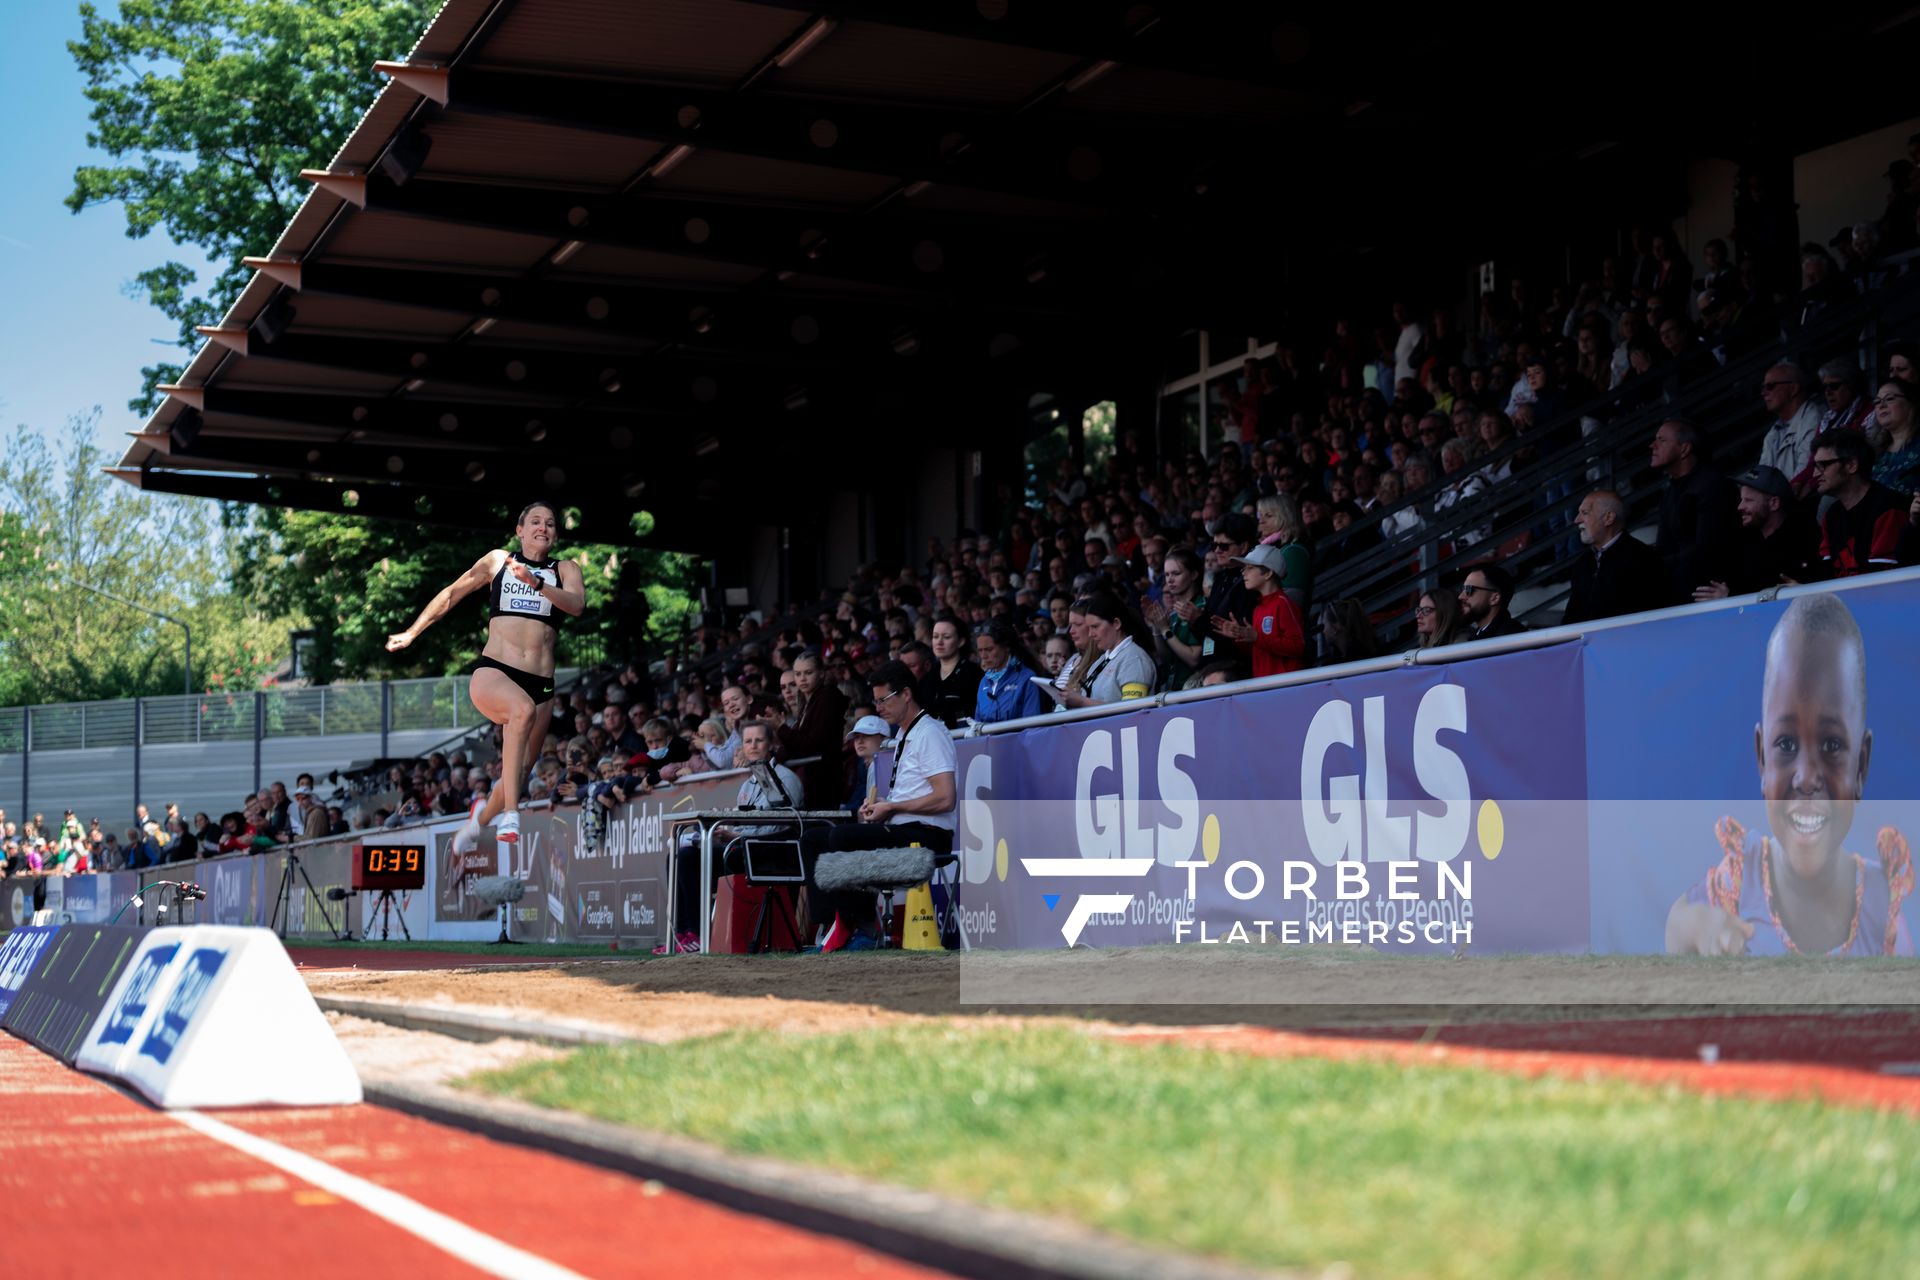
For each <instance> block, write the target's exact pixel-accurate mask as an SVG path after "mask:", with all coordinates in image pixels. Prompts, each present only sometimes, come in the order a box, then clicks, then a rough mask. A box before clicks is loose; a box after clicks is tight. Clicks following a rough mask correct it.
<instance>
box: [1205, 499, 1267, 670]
mask: <svg viewBox="0 0 1920 1280" xmlns="http://www.w3.org/2000/svg"><path fill="white" fill-rule="evenodd" d="M1211 530H1212V536H1211V539H1210V540H1209V542H1208V544H1207V550H1208V556H1207V567H1208V568H1209V569H1210V570H1212V572H1213V584H1212V586H1211V588H1210V589H1209V590H1208V591H1207V603H1206V608H1205V609H1204V611H1203V612H1202V613H1201V614H1200V615H1199V616H1197V617H1194V618H1190V619H1188V625H1190V626H1191V627H1192V628H1193V631H1194V634H1195V635H1197V636H1200V637H1201V642H1200V649H1201V653H1200V665H1204V664H1206V663H1208V662H1211V661H1212V660H1213V659H1214V658H1216V657H1229V656H1238V657H1241V658H1246V657H1248V656H1249V654H1248V651H1247V650H1246V649H1245V648H1244V647H1243V646H1240V645H1237V644H1235V642H1233V641H1232V640H1229V639H1225V638H1223V637H1222V636H1220V634H1219V633H1218V632H1217V631H1216V630H1215V628H1214V626H1213V621H1212V620H1213V619H1215V618H1223V619H1225V620H1227V621H1228V622H1234V623H1242V624H1248V625H1250V624H1251V623H1252V622H1253V610H1254V606H1255V605H1257V604H1259V603H1260V600H1259V597H1258V596H1256V595H1254V594H1253V592H1252V591H1250V590H1248V589H1247V585H1246V583H1245V581H1243V579H1242V575H1241V573H1240V569H1239V567H1238V566H1237V565H1235V564H1234V561H1235V560H1236V559H1238V558H1239V557H1241V556H1244V555H1246V554H1247V552H1248V551H1249V550H1251V549H1252V547H1253V544H1254V541H1255V539H1256V538H1258V537H1259V528H1258V526H1257V525H1256V524H1255V523H1254V521H1253V518H1252V517H1251V516H1248V515H1246V514H1244V513H1243V512H1239V511H1230V512H1228V513H1227V514H1226V515H1223V516H1221V517H1220V518H1219V519H1218V520H1215V521H1214V522H1213V524H1212V526H1211Z"/></svg>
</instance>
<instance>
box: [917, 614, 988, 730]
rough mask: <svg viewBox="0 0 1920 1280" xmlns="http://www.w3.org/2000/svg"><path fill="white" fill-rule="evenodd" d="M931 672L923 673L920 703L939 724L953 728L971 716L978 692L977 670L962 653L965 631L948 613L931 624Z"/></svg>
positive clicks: (964, 653)
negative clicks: (924, 679)
mask: <svg viewBox="0 0 1920 1280" xmlns="http://www.w3.org/2000/svg"><path fill="white" fill-rule="evenodd" d="M932 648H933V661H934V665H933V669H932V670H931V671H929V672H928V673H927V677H926V683H925V685H924V687H923V689H922V694H921V697H920V699H919V701H920V704H921V705H922V706H923V707H924V708H925V709H926V710H927V711H928V712H929V713H930V714H931V715H932V716H933V717H934V719H936V720H938V721H940V723H942V724H944V725H946V726H947V728H949V729H957V728H959V727H960V722H961V721H962V720H965V719H966V718H967V717H969V716H971V715H972V714H973V709H974V700H975V698H976V697H977V696H978V694H979V691H980V668H979V666H978V665H976V664H975V662H974V661H973V659H972V658H970V657H968V656H967V652H966V631H965V629H964V627H963V625H962V624H961V622H960V620H959V619H958V618H956V617H954V616H953V615H952V614H944V613H943V614H941V615H940V616H939V617H938V618H935V619H934V621H933V641H932Z"/></svg>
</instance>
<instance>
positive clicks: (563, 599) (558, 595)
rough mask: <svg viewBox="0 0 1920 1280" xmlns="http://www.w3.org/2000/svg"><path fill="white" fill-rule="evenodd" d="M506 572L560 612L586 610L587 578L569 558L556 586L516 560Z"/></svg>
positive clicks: (565, 561)
mask: <svg viewBox="0 0 1920 1280" xmlns="http://www.w3.org/2000/svg"><path fill="white" fill-rule="evenodd" d="M507 572H508V573H511V574H512V575H513V576H514V577H516V578H518V579H520V581H522V582H524V583H526V584H527V585H528V586H530V587H533V588H535V589H537V590H538V591H539V592H540V594H541V595H542V596H543V597H545V598H546V599H547V600H548V601H550V602H552V604H553V607H554V608H556V609H558V610H559V611H560V612H562V613H570V614H572V615H573V616H574V617H576V618H577V617H579V616H580V615H581V614H583V613H585V612H586V611H587V580H586V579H585V578H584V577H582V576H581V574H580V566H579V565H577V564H575V563H574V562H573V561H571V560H562V561H561V562H560V566H559V568H558V570H557V572H558V574H559V577H560V585H559V586H557V587H549V586H546V585H545V584H543V583H542V582H541V581H540V579H538V578H536V577H534V576H533V573H532V572H531V571H530V570H529V569H528V568H527V567H526V566H525V565H523V564H521V563H520V562H519V561H518V560H509V561H507ZM416 629H417V628H416Z"/></svg>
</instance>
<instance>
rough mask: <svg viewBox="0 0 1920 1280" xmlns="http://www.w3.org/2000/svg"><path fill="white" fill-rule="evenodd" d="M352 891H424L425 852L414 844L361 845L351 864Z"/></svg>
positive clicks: (425, 884)
mask: <svg viewBox="0 0 1920 1280" xmlns="http://www.w3.org/2000/svg"><path fill="white" fill-rule="evenodd" d="M353 887H354V888H355V889H424V888H426V887H427V851H426V850H425V849H424V848H422V847H421V846H420V845H417V844H411V845H408V844H401V845H387V844H370V845H362V846H361V847H360V849H359V850H358V851H357V856H356V857H355V858H354V860H353Z"/></svg>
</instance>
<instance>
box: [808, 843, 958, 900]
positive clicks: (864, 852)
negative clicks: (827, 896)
mask: <svg viewBox="0 0 1920 1280" xmlns="http://www.w3.org/2000/svg"><path fill="white" fill-rule="evenodd" d="M933 868H934V855H933V850H931V849H928V848H924V847H922V848H918V849H912V848H909V849H849V850H844V851H842V852H838V853H823V854H821V855H820V861H819V863H818V865H817V866H815V868H814V872H813V880H814V883H815V884H817V885H819V886H820V888H821V890H822V891H823V892H825V893H841V892H846V891H849V890H854V889H874V890H880V889H911V888H912V887H913V886H914V885H917V884H923V883H925V882H926V881H928V880H931V879H933Z"/></svg>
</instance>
